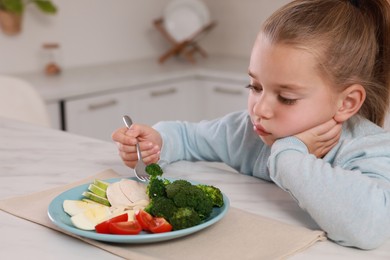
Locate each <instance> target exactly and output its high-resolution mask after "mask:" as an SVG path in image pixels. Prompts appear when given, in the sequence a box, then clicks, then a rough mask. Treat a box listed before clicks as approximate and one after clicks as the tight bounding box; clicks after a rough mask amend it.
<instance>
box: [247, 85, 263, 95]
mask: <svg viewBox="0 0 390 260" xmlns="http://www.w3.org/2000/svg"><path fill="white" fill-rule="evenodd" d="M246 88H247V89H249V90H251V91H253V92H255V93H260V92H261V91H262V90H263V88H261V87H258V86H255V85H252V84H248V85H247V86H246Z"/></svg>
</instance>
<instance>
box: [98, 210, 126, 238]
mask: <svg viewBox="0 0 390 260" xmlns="http://www.w3.org/2000/svg"><path fill="white" fill-rule="evenodd" d="M128 217H129V216H128V215H127V213H124V214H121V215H119V216H116V217H113V218H110V219H108V220H106V221H103V222H102V223H99V224H97V225H96V226H95V230H96V232H97V233H100V234H110V228H109V224H110V223H115V222H124V221H127V220H128Z"/></svg>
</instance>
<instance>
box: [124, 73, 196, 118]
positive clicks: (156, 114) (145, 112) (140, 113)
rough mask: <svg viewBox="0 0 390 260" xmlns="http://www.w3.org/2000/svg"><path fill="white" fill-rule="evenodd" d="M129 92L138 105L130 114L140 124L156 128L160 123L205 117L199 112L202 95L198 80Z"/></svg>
mask: <svg viewBox="0 0 390 260" xmlns="http://www.w3.org/2000/svg"><path fill="white" fill-rule="evenodd" d="M129 93H131V95H132V97H134V98H135V99H136V100H135V102H136V104H137V105H136V107H133V109H134V110H132V111H129V114H130V115H132V117H133V118H134V119H133V120H134V121H137V122H139V123H143V124H147V125H153V124H155V123H157V122H159V121H167V120H186V121H199V120H200V119H201V118H202V114H201V113H200V111H199V109H198V108H199V100H200V97H201V92H200V91H199V89H198V86H197V81H195V80H184V81H179V82H171V83H161V84H155V85H153V86H150V87H145V88H142V89H137V90H131V91H130V92H129Z"/></svg>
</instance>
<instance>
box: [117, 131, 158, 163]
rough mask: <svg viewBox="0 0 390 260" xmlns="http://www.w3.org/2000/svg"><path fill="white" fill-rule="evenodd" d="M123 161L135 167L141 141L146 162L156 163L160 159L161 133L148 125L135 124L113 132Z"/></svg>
mask: <svg viewBox="0 0 390 260" xmlns="http://www.w3.org/2000/svg"><path fill="white" fill-rule="evenodd" d="M112 140H113V141H114V142H116V144H117V146H118V150H119V156H120V157H121V159H122V161H123V162H124V163H125V164H126V165H127V166H129V167H130V168H134V167H135V164H136V163H137V161H138V156H137V148H136V146H135V145H136V143H137V142H138V143H139V146H140V149H141V154H142V157H143V159H144V163H146V164H150V163H156V162H158V160H159V159H160V149H161V145H162V138H161V135H160V134H159V133H158V132H157V131H156V130H154V129H153V128H151V127H149V126H146V125H138V124H133V125H132V126H131V127H130V129H128V128H127V127H122V128H119V129H117V130H115V132H113V133H112Z"/></svg>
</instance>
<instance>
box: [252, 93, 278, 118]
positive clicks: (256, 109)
mask: <svg viewBox="0 0 390 260" xmlns="http://www.w3.org/2000/svg"><path fill="white" fill-rule="evenodd" d="M253 113H254V114H255V115H257V116H258V117H259V118H263V119H269V118H271V117H272V116H273V110H272V100H270V98H268V97H266V96H264V95H262V96H261V97H259V98H258V99H257V100H256V102H255V104H254V106H253Z"/></svg>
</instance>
